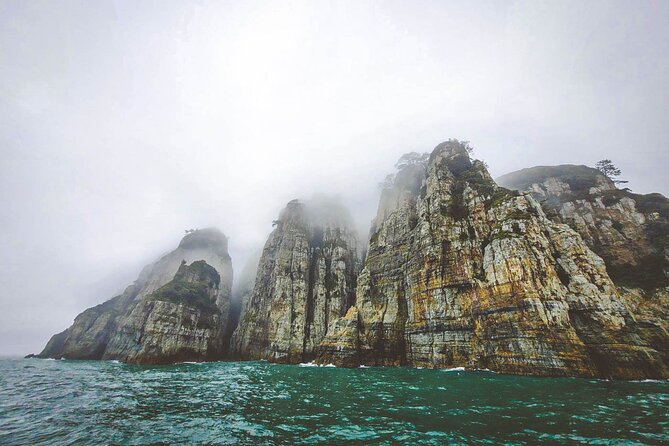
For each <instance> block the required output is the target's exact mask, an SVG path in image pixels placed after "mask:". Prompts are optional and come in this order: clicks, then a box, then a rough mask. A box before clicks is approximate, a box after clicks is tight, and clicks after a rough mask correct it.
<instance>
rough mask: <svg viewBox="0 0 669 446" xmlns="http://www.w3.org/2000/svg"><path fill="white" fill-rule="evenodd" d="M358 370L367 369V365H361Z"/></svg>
mask: <svg viewBox="0 0 669 446" xmlns="http://www.w3.org/2000/svg"><path fill="white" fill-rule="evenodd" d="M359 368H361V369H368V368H369V366H368V365H365V364H361V365H360V367H359Z"/></svg>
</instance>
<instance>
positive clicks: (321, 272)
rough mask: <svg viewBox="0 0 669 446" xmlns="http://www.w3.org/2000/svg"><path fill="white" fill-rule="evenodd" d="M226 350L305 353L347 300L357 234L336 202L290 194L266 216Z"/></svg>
mask: <svg viewBox="0 0 669 446" xmlns="http://www.w3.org/2000/svg"><path fill="white" fill-rule="evenodd" d="M274 224H275V226H276V227H275V229H274V230H273V231H272V233H271V234H270V236H269V239H268V240H267V243H265V247H264V249H263V252H262V256H261V257H260V261H259V264H258V269H257V275H256V279H255V284H254V286H253V289H252V290H251V291H250V292H248V293H247V295H246V298H245V299H244V300H245V303H244V306H243V308H242V313H241V316H240V320H239V326H238V327H237V330H236V331H235V333H234V335H233V338H232V344H231V351H232V355H233V357H237V358H242V359H268V360H271V361H275V362H286V363H295V362H301V361H308V360H310V359H313V358H314V356H315V352H314V351H315V349H316V347H317V346H318V345H319V343H320V342H321V340H322V339H323V338H324V336H325V335H326V334H327V329H328V326H329V324H330V322H332V321H333V320H335V319H337V318H339V317H340V316H342V315H344V314H345V313H346V310H347V309H348V308H349V307H350V306H351V305H352V304H353V300H354V295H355V286H356V273H357V269H356V268H357V265H358V258H357V241H356V237H355V234H354V231H353V230H352V229H351V228H352V227H353V225H352V223H351V222H350V218H349V217H348V213H347V212H346V210H345V209H343V208H342V206H341V205H339V204H338V203H337V202H335V201H332V200H327V199H324V198H318V199H315V200H311V201H308V202H304V203H303V202H301V201H298V200H293V201H291V202H290V203H288V205H287V206H286V208H285V209H284V210H283V211H282V212H281V214H280V216H279V219H278V220H276V221H275V222H274Z"/></svg>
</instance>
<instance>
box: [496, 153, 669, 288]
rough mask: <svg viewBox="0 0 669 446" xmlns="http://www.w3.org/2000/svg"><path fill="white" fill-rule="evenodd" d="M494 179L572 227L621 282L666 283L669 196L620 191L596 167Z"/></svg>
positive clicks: (568, 167)
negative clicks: (524, 193)
mask: <svg viewBox="0 0 669 446" xmlns="http://www.w3.org/2000/svg"><path fill="white" fill-rule="evenodd" d="M497 181H498V182H499V184H501V185H503V186H505V187H509V188H512V189H516V190H521V191H526V192H529V193H530V194H531V195H532V196H533V197H534V198H535V199H536V200H537V201H539V202H541V203H542V206H543V208H544V210H545V211H546V212H547V214H548V215H549V216H550V217H552V219H553V220H554V221H558V222H561V223H566V224H568V225H569V226H571V227H572V228H573V229H575V230H576V231H577V232H578V233H579V234H580V235H581V237H583V240H584V241H585V242H586V243H587V244H588V246H589V247H590V248H591V249H592V250H593V251H595V252H596V253H597V254H598V255H600V256H601V257H602V258H603V259H604V261H605V262H606V266H607V270H608V273H609V275H610V276H611V278H612V279H613V281H614V282H615V283H616V284H617V285H620V286H625V287H631V288H641V289H643V290H647V291H651V290H656V289H659V288H665V287H668V286H669V199H667V198H666V197H664V196H662V195H660V194H647V195H640V194H634V193H631V192H629V191H626V190H619V189H617V188H616V187H615V185H614V184H613V182H612V181H611V180H609V179H608V178H607V177H606V176H604V175H603V174H602V173H600V172H599V171H598V170H596V169H592V168H589V167H585V166H572V165H563V166H548V167H533V168H529V169H523V170H520V171H518V172H513V173H510V174H507V175H504V176H502V177H500V178H498V180H497Z"/></svg>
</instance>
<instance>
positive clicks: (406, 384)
mask: <svg viewBox="0 0 669 446" xmlns="http://www.w3.org/2000/svg"><path fill="white" fill-rule="evenodd" d="M0 420H2V422H1V423H0V444H12V445H32V444H49V445H52V444H53V445H65V444H73V443H76V444H100V443H103V444H104V443H106V444H153V443H161V442H162V443H167V444H182V443H199V444H207V443H209V444H239V443H245V444H317V443H330V444H337V443H342V442H353V443H358V444H375V443H383V444H391V443H397V442H400V443H405V444H416V443H423V444H467V443H479V444H485V443H489V444H498V443H539V442H552V443H558V444H559V443H565V444H567V443H575V442H589V443H593V444H610V443H629V444H659V443H664V442H667V440H668V439H669V382H667V381H652V380H644V381H638V382H631V381H627V382H625V381H620V382H617V381H603V380H584V379H565V378H560V379H548V378H529V377H514V376H505V375H497V374H493V373H489V372H481V371H464V370H461V369H451V370H447V371H445V373H440V372H437V371H434V370H411V369H403V368H396V369H395V368H379V367H371V368H364V369H336V368H326V367H313V366H310V365H307V366H306V367H298V366H276V365H272V364H269V363H265V362H250V363H239V362H220V363H195V364H191V363H183V364H177V365H174V366H161V367H141V366H130V365H125V364H120V363H115V362H111V361H100V362H88V361H44V360H36V359H32V360H9V359H6V360H0Z"/></svg>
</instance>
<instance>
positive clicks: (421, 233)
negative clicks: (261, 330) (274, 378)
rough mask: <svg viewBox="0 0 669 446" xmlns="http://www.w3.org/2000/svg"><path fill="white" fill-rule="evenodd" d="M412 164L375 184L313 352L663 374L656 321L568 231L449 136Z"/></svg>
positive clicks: (584, 372)
mask: <svg viewBox="0 0 669 446" xmlns="http://www.w3.org/2000/svg"><path fill="white" fill-rule="evenodd" d="M411 168H412V169H413V173H411V174H410V175H406V177H409V178H411V181H405V175H404V174H402V172H400V175H398V177H397V178H398V179H399V181H397V180H396V182H395V183H394V184H392V185H390V188H394V189H395V190H390V191H388V192H384V195H385V196H386V197H393V198H392V199H388V200H386V199H382V204H381V206H380V212H379V215H378V216H377V221H375V223H374V227H373V233H372V235H371V239H370V243H369V250H368V255H367V258H366V261H365V267H364V269H363V270H362V272H361V273H360V275H359V277H358V286H357V292H356V301H355V306H354V307H352V308H350V309H349V310H348V312H347V314H346V315H345V317H343V318H340V319H337V320H335V321H333V322H332V323H331V325H330V328H329V329H328V333H327V336H326V337H325V338H324V340H323V342H322V343H321V345H320V347H319V350H318V361H319V362H321V363H335V364H339V365H344V366H356V365H359V364H368V365H409V366H421V367H457V366H465V367H471V368H490V369H493V370H497V371H500V372H507V373H518V374H534V375H580V376H606V377H626V378H642V377H655V376H669V355H668V351H667V350H668V347H667V346H668V345H669V337H668V336H667V334H666V331H665V332H662V330H657V329H655V328H653V327H650V328H648V327H645V326H641V325H640V324H638V323H637V322H636V321H635V320H634V318H633V317H632V316H631V315H630V313H629V312H628V311H627V308H626V306H625V304H624V302H623V301H622V300H621V298H620V297H619V295H618V292H617V289H616V287H615V286H614V284H613V283H612V282H611V280H610V278H609V276H608V275H607V273H606V269H605V265H604V262H603V261H602V259H601V258H600V257H598V256H597V255H596V254H594V253H593V252H592V251H591V250H590V249H588V247H587V246H586V244H585V243H584V242H583V241H582V239H581V237H580V236H579V235H578V234H577V233H576V232H574V231H573V230H572V229H570V228H569V227H568V226H566V225H563V224H559V223H555V222H552V221H550V220H549V219H548V218H547V217H546V215H545V214H544V212H543V210H542V208H541V206H540V205H539V204H538V203H537V202H536V201H535V200H534V199H533V198H532V197H531V196H530V195H523V194H519V193H517V192H515V191H510V190H507V189H504V188H500V187H499V186H497V185H496V184H495V182H494V181H493V180H492V179H491V178H490V175H489V174H488V172H487V170H486V168H485V166H484V165H483V163H481V162H478V161H472V160H470V158H469V156H468V153H467V150H466V147H465V146H464V145H463V144H460V143H458V142H457V141H454V140H451V141H449V142H447V143H443V144H440V145H439V146H437V148H436V149H435V150H434V151H433V153H432V155H431V157H430V159H429V162H428V163H427V164H426V165H425V166H424V168H423V172H422V173H420V171H419V170H416V167H415V166H412V167H411ZM416 175H419V176H420V175H422V181H421V183H420V184H421V186H420V188H417V187H416V181H415V178H416ZM381 208H382V209H381Z"/></svg>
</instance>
